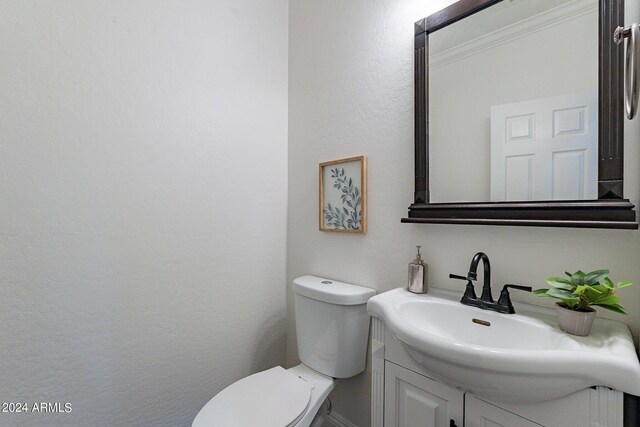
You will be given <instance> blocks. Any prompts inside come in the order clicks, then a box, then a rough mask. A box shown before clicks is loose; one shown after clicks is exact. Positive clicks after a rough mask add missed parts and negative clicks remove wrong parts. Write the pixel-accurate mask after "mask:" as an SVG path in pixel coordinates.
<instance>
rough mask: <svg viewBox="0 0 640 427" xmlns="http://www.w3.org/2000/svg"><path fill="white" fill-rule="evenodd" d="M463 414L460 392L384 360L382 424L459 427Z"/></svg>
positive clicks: (411, 426) (410, 426) (461, 423)
mask: <svg viewBox="0 0 640 427" xmlns="http://www.w3.org/2000/svg"><path fill="white" fill-rule="evenodd" d="M463 415H464V393H463V392H462V391H460V390H457V389H455V388H452V387H449V386H446V385H444V384H442V383H439V382H437V381H434V380H432V379H430V378H427V377H425V376H422V375H420V374H418V373H415V372H413V371H410V370H408V369H405V368H403V367H401V366H398V365H396V364H394V363H391V362H386V363H385V370H384V425H385V427H449V426H457V427H463Z"/></svg>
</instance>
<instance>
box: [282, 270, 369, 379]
mask: <svg viewBox="0 0 640 427" xmlns="http://www.w3.org/2000/svg"><path fill="white" fill-rule="evenodd" d="M293 292H294V295H295V296H294V304H295V315H296V338H297V341H298V356H299V357H300V360H301V361H302V363H304V364H305V365H307V366H308V367H310V368H312V369H314V370H316V371H318V372H320V373H322V374H325V375H328V376H331V377H334V378H348V377H352V376H354V375H356V374H359V373H360V372H362V371H364V367H365V361H366V358H367V341H368V338H369V315H368V314H367V301H368V300H369V298H371V297H372V296H374V295H375V294H376V291H375V290H373V289H369V288H365V287H363V286H357V285H351V284H348V283H342V282H338V281H336V280H331V279H323V278H320V277H315V276H303V277H298V278H297V279H295V280H294V281H293Z"/></svg>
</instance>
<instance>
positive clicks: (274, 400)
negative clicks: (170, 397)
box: [193, 366, 312, 427]
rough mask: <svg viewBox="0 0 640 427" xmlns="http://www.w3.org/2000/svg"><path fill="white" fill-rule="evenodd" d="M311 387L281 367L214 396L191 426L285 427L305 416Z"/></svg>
mask: <svg viewBox="0 0 640 427" xmlns="http://www.w3.org/2000/svg"><path fill="white" fill-rule="evenodd" d="M311 389H312V387H311V385H310V384H309V383H308V382H307V381H305V380H303V379H301V378H300V377H298V376H296V375H294V374H293V373H291V372H289V371H287V370H285V369H284V368H282V367H281V366H276V367H275V368H271V369H268V370H266V371H263V372H258V373H257V374H253V375H250V376H248V377H245V378H243V379H241V380H239V381H236V382H235V383H233V384H231V385H230V386H229V387H227V388H225V389H224V390H222V391H221V392H220V393H218V394H217V395H215V396H214V397H213V398H212V399H211V400H210V401H209V402H208V403H207V404H206V405H205V406H204V407H203V408H202V409H201V410H200V412H199V413H198V415H197V416H196V418H195V419H194V420H193V427H211V426H225V427H253V426H261V427H289V426H293V425H295V424H296V423H297V422H298V421H299V420H300V419H301V418H302V417H303V416H304V414H305V412H306V410H307V407H308V406H309V400H310V397H311Z"/></svg>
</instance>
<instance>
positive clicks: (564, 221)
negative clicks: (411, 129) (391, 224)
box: [402, 0, 638, 229]
mask: <svg viewBox="0 0 640 427" xmlns="http://www.w3.org/2000/svg"><path fill="white" fill-rule="evenodd" d="M500 1H502V0H460V1H458V2H456V3H454V4H452V5H451V6H449V7H447V8H445V9H443V10H441V11H439V12H437V13H435V14H433V15H431V16H428V17H427V18H424V19H422V20H420V21H418V22H416V25H415V51H414V54H415V193H414V203H413V204H412V205H411V206H410V207H409V217H408V218H403V219H402V222H409V223H439V224H485V225H522V226H542V227H586V228H623V229H637V228H638V223H637V221H636V213H635V211H634V205H633V204H632V203H630V202H629V200H628V199H624V198H623V181H624V178H623V171H624V168H623V151H624V135H623V129H624V114H623V90H624V87H623V84H624V83H623V78H622V76H623V49H622V45H616V44H615V43H613V39H612V35H613V31H614V29H615V28H616V27H617V26H618V25H624V0H599V2H600V3H599V15H600V19H599V36H598V37H599V48H598V50H599V70H598V71H599V88H598V91H599V99H598V150H599V159H598V199H597V200H575V201H541V202H529V201H527V202H486V203H485V202H474V203H430V202H429V103H428V100H429V74H428V70H429V68H428V64H429V62H428V61H429V34H430V33H432V32H434V31H436V30H439V29H441V28H443V27H445V26H447V25H449V24H452V23H454V22H456V21H459V20H461V19H463V18H465V17H467V16H469V15H471V14H473V13H476V12H478V11H480V10H482V9H485V8H487V7H489V6H492V5H494V4H496V3H499V2H500Z"/></svg>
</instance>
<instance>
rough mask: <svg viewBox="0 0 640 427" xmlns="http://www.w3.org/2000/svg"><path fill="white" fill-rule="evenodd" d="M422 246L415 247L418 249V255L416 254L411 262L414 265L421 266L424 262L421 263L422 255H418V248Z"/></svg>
mask: <svg viewBox="0 0 640 427" xmlns="http://www.w3.org/2000/svg"><path fill="white" fill-rule="evenodd" d="M421 247H422V246H420V245H417V246H416V248H417V249H418V253H416V259H414V260H413V262H414V263H416V264H423V263H424V262H423V261H422V254H421V253H420V248H421Z"/></svg>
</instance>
